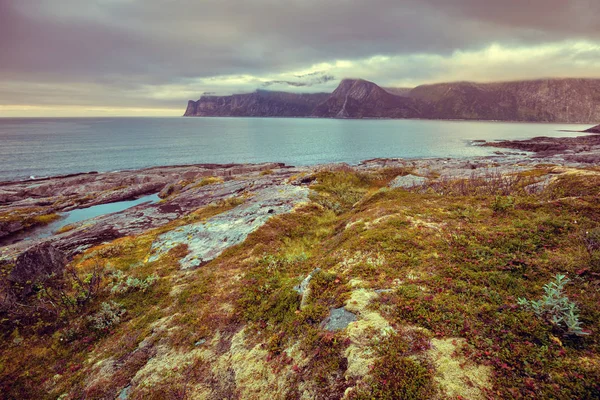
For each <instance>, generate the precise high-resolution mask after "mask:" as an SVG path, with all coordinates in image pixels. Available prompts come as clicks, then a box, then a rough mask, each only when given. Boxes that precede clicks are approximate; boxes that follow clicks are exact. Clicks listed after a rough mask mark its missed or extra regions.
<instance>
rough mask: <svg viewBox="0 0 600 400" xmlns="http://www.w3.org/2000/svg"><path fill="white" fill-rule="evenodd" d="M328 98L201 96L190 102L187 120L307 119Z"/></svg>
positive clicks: (278, 94)
mask: <svg viewBox="0 0 600 400" xmlns="http://www.w3.org/2000/svg"><path fill="white" fill-rule="evenodd" d="M327 97H329V94H327V93H310V94H296V93H285V92H269V91H264V90H257V91H256V92H254V93H247V94H234V95H232V96H202V97H201V98H200V100H198V101H192V100H190V101H189V102H188V107H187V109H186V111H185V114H184V116H185V117H212V116H239V117H242V116H243V117H275V116H277V117H306V116H309V115H310V114H311V112H312V110H314V109H315V107H316V106H317V105H318V104H319V103H321V102H323V101H325V100H326V99H327Z"/></svg>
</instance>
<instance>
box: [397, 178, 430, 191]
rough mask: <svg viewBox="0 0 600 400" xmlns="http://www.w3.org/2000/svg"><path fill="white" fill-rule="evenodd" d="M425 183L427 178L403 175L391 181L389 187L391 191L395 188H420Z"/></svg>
mask: <svg viewBox="0 0 600 400" xmlns="http://www.w3.org/2000/svg"><path fill="white" fill-rule="evenodd" d="M425 182H427V178H423V177H422V176H416V175H404V176H397V177H395V178H394V180H393V181H391V182H390V185H389V186H390V187H391V188H393V189H396V188H405V189H406V188H411V187H414V186H420V185H422V184H424V183H425Z"/></svg>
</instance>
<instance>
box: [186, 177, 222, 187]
mask: <svg viewBox="0 0 600 400" xmlns="http://www.w3.org/2000/svg"><path fill="white" fill-rule="evenodd" d="M218 183H223V178H221V177H218V176H209V177H208V178H204V179H202V180H200V182H198V183H196V184H194V185H193V186H192V187H194V188H200V187H204V186H208V185H214V184H218Z"/></svg>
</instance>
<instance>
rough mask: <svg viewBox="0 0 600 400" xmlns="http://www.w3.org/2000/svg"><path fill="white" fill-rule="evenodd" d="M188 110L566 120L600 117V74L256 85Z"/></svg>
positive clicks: (219, 113)
mask: <svg viewBox="0 0 600 400" xmlns="http://www.w3.org/2000/svg"><path fill="white" fill-rule="evenodd" d="M185 116H271V117H304V116H312V117H318V118H422V119H466V120H498V121H529V122H560V123H595V122H597V121H598V120H600V79H539V80H530V81H515V82H495V83H474V82H452V83H438V84H432V85H421V86H417V87H416V88H413V89H406V88H385V89H384V88H382V87H380V86H378V85H376V84H375V83H373V82H369V81H366V80H363V79H344V80H342V81H341V82H340V84H339V86H338V87H337V88H336V89H335V91H334V92H333V93H331V94H324V93H316V94H294V93H285V92H268V91H256V92H254V93H249V94H240V95H232V96H203V97H202V98H200V100H198V101H196V102H194V101H190V102H189V103H188V109H187V110H186V112H185Z"/></svg>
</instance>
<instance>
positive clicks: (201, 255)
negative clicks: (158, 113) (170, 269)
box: [149, 185, 308, 269]
mask: <svg viewBox="0 0 600 400" xmlns="http://www.w3.org/2000/svg"><path fill="white" fill-rule="evenodd" d="M307 199H308V189H306V188H303V187H298V186H292V185H274V186H270V187H267V188H264V189H261V190H259V191H253V193H252V195H251V196H250V197H249V198H248V199H246V201H245V202H244V203H243V204H241V205H239V206H237V207H235V208H234V209H232V210H230V211H226V212H223V213H221V214H219V215H217V216H215V217H212V218H210V219H208V220H207V221H205V222H200V223H196V224H190V225H186V226H183V227H181V228H177V229H174V230H172V231H170V232H167V233H165V234H163V235H161V236H159V237H158V239H157V240H156V241H155V242H154V243H153V244H152V249H151V254H152V256H151V257H150V259H149V261H155V260H157V259H158V258H160V257H161V256H162V255H164V254H165V253H166V252H168V251H169V250H171V249H172V248H174V247H176V246H179V245H181V244H185V245H187V248H188V250H189V253H188V255H187V256H186V257H184V258H182V259H181V260H180V261H179V263H180V265H181V267H182V268H183V269H188V268H193V267H198V266H201V265H202V264H204V263H207V262H208V261H210V260H212V259H214V258H216V257H217V256H219V254H221V253H222V252H223V250H225V249H226V248H228V247H230V246H233V245H236V244H238V243H241V242H243V241H244V240H245V239H246V237H247V236H248V235H249V234H250V233H252V232H253V231H255V230H256V229H258V228H259V227H260V226H262V225H263V224H264V223H266V222H267V221H268V220H269V219H270V218H271V217H273V216H275V215H278V214H282V213H286V212H289V211H291V210H292V208H293V207H294V206H295V205H296V204H298V203H300V202H303V201H306V200H307Z"/></svg>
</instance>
